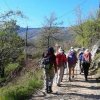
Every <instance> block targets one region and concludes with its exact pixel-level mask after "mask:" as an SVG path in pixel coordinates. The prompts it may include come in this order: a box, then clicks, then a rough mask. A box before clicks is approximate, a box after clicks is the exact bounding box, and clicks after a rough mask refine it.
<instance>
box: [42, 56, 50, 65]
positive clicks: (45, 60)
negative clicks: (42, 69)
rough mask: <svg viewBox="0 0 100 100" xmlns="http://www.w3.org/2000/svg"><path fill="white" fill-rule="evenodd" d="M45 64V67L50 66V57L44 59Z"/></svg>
mask: <svg viewBox="0 0 100 100" xmlns="http://www.w3.org/2000/svg"><path fill="white" fill-rule="evenodd" d="M43 64H44V65H48V64H50V56H47V57H44V58H43Z"/></svg>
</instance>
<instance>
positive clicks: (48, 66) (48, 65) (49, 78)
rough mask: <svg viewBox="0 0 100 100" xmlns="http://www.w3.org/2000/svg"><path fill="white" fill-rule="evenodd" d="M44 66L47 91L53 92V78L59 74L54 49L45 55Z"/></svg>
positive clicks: (49, 49)
mask: <svg viewBox="0 0 100 100" xmlns="http://www.w3.org/2000/svg"><path fill="white" fill-rule="evenodd" d="M43 64H44V65H45V76H46V91H47V93H51V92H52V85H53V78H54V75H55V73H56V72H57V67H56V56H55V55H54V48H53V47H50V48H48V50H47V52H46V53H44V54H43Z"/></svg>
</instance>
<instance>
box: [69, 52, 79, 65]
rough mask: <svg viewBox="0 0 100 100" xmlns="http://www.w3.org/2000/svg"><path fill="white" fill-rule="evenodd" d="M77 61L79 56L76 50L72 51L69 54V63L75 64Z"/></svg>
mask: <svg viewBox="0 0 100 100" xmlns="http://www.w3.org/2000/svg"><path fill="white" fill-rule="evenodd" d="M76 61H77V58H76V54H75V52H72V51H71V52H70V53H69V55H68V63H69V64H75V63H76Z"/></svg>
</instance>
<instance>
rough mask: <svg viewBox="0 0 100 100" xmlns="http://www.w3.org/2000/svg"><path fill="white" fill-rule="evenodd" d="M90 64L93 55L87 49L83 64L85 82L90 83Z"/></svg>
mask: <svg viewBox="0 0 100 100" xmlns="http://www.w3.org/2000/svg"><path fill="white" fill-rule="evenodd" d="M90 64H91V53H90V51H89V49H86V50H85V51H84V53H83V64H82V65H83V71H84V77H85V81H88V79H87V76H88V71H89V67H90Z"/></svg>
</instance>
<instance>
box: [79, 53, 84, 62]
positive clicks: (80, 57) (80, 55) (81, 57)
mask: <svg viewBox="0 0 100 100" xmlns="http://www.w3.org/2000/svg"><path fill="white" fill-rule="evenodd" d="M79 60H80V61H82V60H83V52H81V53H80V54H79Z"/></svg>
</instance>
